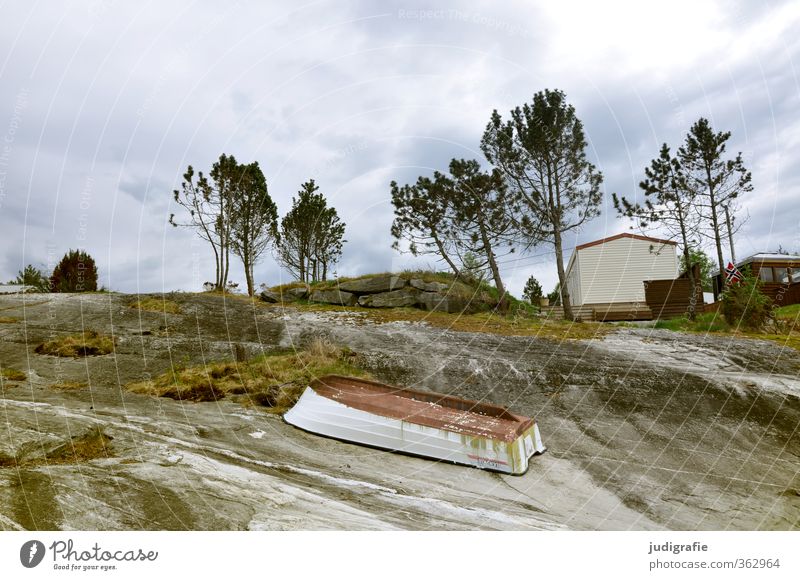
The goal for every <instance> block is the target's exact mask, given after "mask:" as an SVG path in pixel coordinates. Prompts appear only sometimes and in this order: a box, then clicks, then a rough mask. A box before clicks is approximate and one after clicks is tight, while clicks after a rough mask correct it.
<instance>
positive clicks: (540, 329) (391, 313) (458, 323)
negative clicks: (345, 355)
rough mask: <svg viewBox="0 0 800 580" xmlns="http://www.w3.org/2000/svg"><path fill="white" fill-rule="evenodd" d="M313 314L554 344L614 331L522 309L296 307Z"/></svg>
mask: <svg viewBox="0 0 800 580" xmlns="http://www.w3.org/2000/svg"><path fill="white" fill-rule="evenodd" d="M293 306H294V307H296V308H298V309H301V310H310V311H332V312H357V313H359V314H362V315H363V317H364V319H365V320H368V321H371V322H375V323H378V324H381V323H387V322H401V321H410V322H425V323H427V324H430V325H431V326H434V327H436V328H446V329H448V330H455V331H459V332H484V333H487V334H498V335H501V336H530V337H536V338H546V339H551V340H576V339H592V338H600V337H602V336H603V335H605V334H607V333H609V332H612V331H613V330H614V328H613V326H612V325H609V324H604V323H600V322H569V321H566V320H560V319H559V320H555V319H546V318H540V317H538V316H530V315H528V314H527V313H526V312H525V311H524V310H523V309H522V308H520V309H519V310H518V311H517V313H516V314H509V315H507V316H504V315H502V314H499V313H497V312H478V313H476V314H448V313H446V312H427V311H425V310H419V309H417V308H362V307H360V306H336V305H331V304H310V303H309V304H299V303H298V304H294V305H293Z"/></svg>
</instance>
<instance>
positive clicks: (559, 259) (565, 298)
mask: <svg viewBox="0 0 800 580" xmlns="http://www.w3.org/2000/svg"><path fill="white" fill-rule="evenodd" d="M553 244H554V245H555V247H556V268H557V269H558V283H559V286H560V289H561V305H562V306H563V308H564V319H565V320H575V316H574V315H573V314H572V303H571V302H570V298H569V290H568V288H567V276H566V274H565V272H564V256H563V255H562V249H561V232H560V231H559V229H558V228H555V233H554V235H553Z"/></svg>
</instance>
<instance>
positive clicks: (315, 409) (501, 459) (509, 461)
mask: <svg viewBox="0 0 800 580" xmlns="http://www.w3.org/2000/svg"><path fill="white" fill-rule="evenodd" d="M284 419H285V421H286V422H287V423H289V424H290V425H294V426H295V427H299V428H300V429H303V430H305V431H309V432H311V433H316V434H319V435H325V436H327V437H332V438H335V439H340V440H343V441H349V442H353V443H359V444H362V445H368V446H370V447H377V448H380V449H386V450H389V451H397V452H400V453H406V454H409V455H417V456H420V457H428V458H431V459H439V460H443V461H449V462H453V463H460V464H463V465H471V466H474V467H478V468H481V469H490V470H493V471H499V472H502V473H510V474H515V475H521V474H523V473H525V472H526V471H527V470H528V460H529V459H530V458H531V457H532V456H533V455H536V454H539V453H544V451H545V450H546V448H545V446H544V445H543V444H542V439H541V436H540V435H539V428H538V427H537V425H536V423H535V422H534V423H533V425H532V426H531V427H530V428H529V429H528V430H527V431H525V432H524V433H522V434H521V435H520V436H519V437H518V438H517V439H515V440H514V441H510V442H508V441H501V440H496V439H490V438H487V437H481V436H478V435H471V434H464V433H456V432H453V431H447V430H446V429H441V428H435V427H426V426H424V425H418V424H416V423H411V422H409V421H405V420H402V419H393V418H390V417H384V416H382V415H377V414H374V413H370V412H367V411H362V410H359V409H354V408H352V407H348V406H346V405H344V404H342V403H340V402H338V401H334V400H331V399H329V398H327V397H323V396H321V395H319V394H317V393H316V392H315V391H314V390H313V389H312V388H310V387H308V388H306V390H305V391H304V392H303V395H302V396H301V397H300V400H299V401H298V402H297V404H295V406H294V407H293V408H292V409H290V410H289V411H288V412H287V413H286V414H285V415H284Z"/></svg>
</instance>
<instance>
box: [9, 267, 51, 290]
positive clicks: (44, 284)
mask: <svg viewBox="0 0 800 580" xmlns="http://www.w3.org/2000/svg"><path fill="white" fill-rule="evenodd" d="M12 284H24V285H25V286H32V287H33V291H34V292H50V279H49V278H48V277H47V274H45V273H44V272H42V271H41V270H39V269H38V268H36V267H34V266H33V264H28V265H27V266H25V269H24V270H21V271H20V272H18V273H17V278H16V280H13V281H12Z"/></svg>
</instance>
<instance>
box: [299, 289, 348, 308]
mask: <svg viewBox="0 0 800 580" xmlns="http://www.w3.org/2000/svg"><path fill="white" fill-rule="evenodd" d="M309 300H311V302H323V303H325V304H340V305H342V306H354V305H355V303H356V295H355V294H352V293H350V292H342V291H340V290H314V291H313V292H312V293H311V298H309Z"/></svg>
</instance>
